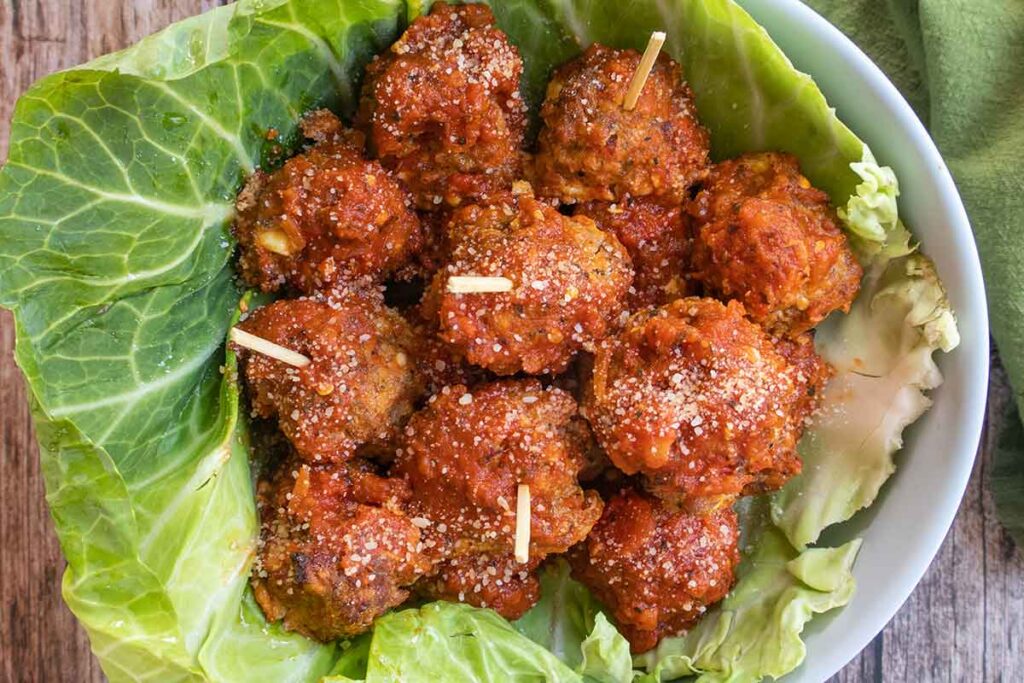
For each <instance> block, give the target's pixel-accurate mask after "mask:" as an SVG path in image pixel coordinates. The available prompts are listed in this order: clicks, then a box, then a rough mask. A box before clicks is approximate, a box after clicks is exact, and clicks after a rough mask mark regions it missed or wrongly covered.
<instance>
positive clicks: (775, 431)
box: [584, 297, 804, 501]
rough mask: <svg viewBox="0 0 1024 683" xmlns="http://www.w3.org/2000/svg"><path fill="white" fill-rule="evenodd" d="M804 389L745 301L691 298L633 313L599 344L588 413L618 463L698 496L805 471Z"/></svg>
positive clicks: (668, 493) (670, 489)
mask: <svg viewBox="0 0 1024 683" xmlns="http://www.w3.org/2000/svg"><path fill="white" fill-rule="evenodd" d="M802 389H803V388H802V387H800V386H798V385H797V382H796V378H795V373H794V372H793V370H792V367H791V366H790V364H789V363H788V362H787V361H786V359H785V358H784V357H782V356H781V355H780V354H779V352H778V351H777V350H776V349H775V346H774V345H773V343H772V340H771V339H770V338H769V337H768V336H767V334H765V332H764V331H763V330H761V328H759V327H758V326H757V325H755V324H753V323H751V322H750V321H749V320H747V319H746V317H745V316H744V312H743V306H742V305H741V304H738V303H736V302H730V303H729V304H728V305H726V304H722V303H720V302H718V301H715V300H714V299H700V298H692V297H691V298H686V299H679V300H677V301H673V302H672V303H670V304H667V305H665V306H662V307H661V308H656V309H647V310H645V311H641V312H639V313H636V314H634V315H633V316H632V317H631V318H630V319H629V321H628V322H627V323H626V326H625V329H624V330H623V331H622V332H621V333H619V334H617V335H616V336H614V337H610V338H609V339H607V340H605V342H603V343H602V344H601V345H600V346H599V348H598V350H597V354H596V356H595V359H594V371H593V377H592V380H591V383H590V385H589V386H588V387H587V392H586V396H585V399H584V413H585V415H586V416H587V418H588V419H589V420H590V424H591V426H592V427H593V428H594V432H595V434H596V436H597V439H598V441H599V442H600V443H601V445H602V446H603V447H604V449H605V451H607V453H608V456H609V457H610V458H611V460H612V462H613V463H614V464H615V465H616V466H617V467H618V468H619V469H621V470H623V471H624V472H626V473H627V474H633V473H637V472H640V473H642V474H643V475H644V479H645V485H646V486H647V487H648V489H649V490H651V491H652V492H654V493H656V494H657V495H659V496H661V497H664V498H666V499H672V500H688V499H697V500H698V501H699V500H700V499H703V498H709V497H722V496H734V495H737V494H740V493H743V494H751V493H757V492H760V491H764V490H771V489H776V488H779V487H780V486H782V484H783V483H785V482H786V480H787V479H789V478H790V477H792V476H793V475H795V474H797V473H798V472H799V471H800V458H799V456H798V455H797V452H796V442H797V438H798V437H799V434H800V431H801V429H802V426H803V425H802V420H803V417H804V415H803V414H802V412H801V411H800V408H801V406H802V404H801V400H802V397H803V391H802Z"/></svg>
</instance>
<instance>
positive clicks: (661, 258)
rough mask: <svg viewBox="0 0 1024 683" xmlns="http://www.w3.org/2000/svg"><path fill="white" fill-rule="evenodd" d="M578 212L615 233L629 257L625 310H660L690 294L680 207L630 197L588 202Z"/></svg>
mask: <svg viewBox="0 0 1024 683" xmlns="http://www.w3.org/2000/svg"><path fill="white" fill-rule="evenodd" d="M576 213H577V214H578V215H584V216H587V217H589V218H592V219H593V220H594V222H595V223H596V224H597V227H599V228H601V229H602V230H604V231H605V232H608V233H611V234H613V235H615V237H616V238H617V239H618V240H619V242H620V243H622V246H624V247H625V248H626V251H627V252H628V253H629V258H630V260H631V261H632V262H633V286H632V288H631V289H630V290H629V296H628V297H627V298H626V303H627V305H628V306H629V310H631V311H635V310H637V309H640V308H645V307H647V306H660V305H662V304H667V303H668V302H670V301H674V300H676V299H681V298H682V297H684V296H687V295H688V294H690V293H692V291H691V290H692V289H693V287H692V285H691V284H690V282H689V280H688V279H687V275H688V272H689V267H690V251H691V237H690V227H689V217H688V216H687V215H686V213H685V212H684V211H683V209H682V206H681V205H679V204H678V203H669V202H662V201H658V200H654V199H649V198H640V199H634V198H628V199H625V200H623V201H621V202H616V203H611V202H586V203H584V204H580V205H579V207H578V208H577V209H576Z"/></svg>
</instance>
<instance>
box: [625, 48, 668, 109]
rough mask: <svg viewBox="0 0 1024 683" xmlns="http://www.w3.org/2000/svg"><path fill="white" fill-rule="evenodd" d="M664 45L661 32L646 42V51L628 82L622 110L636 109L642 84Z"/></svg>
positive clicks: (642, 87)
mask: <svg viewBox="0 0 1024 683" xmlns="http://www.w3.org/2000/svg"><path fill="white" fill-rule="evenodd" d="M664 44H665V34H664V33H663V32H661V31H655V32H654V33H652V34H651V39H650V40H649V41H647V49H646V50H644V55H643V57H641V58H640V63H639V64H638V65H637V67H636V72H635V73H634V74H633V80H631V81H630V82H629V88H628V89H627V90H626V97H625V99H624V100H622V108H623V109H625V110H626V111H633V109H635V108H636V102H637V100H639V99H640V92H641V91H642V90H643V89H644V83H646V82H647V77H648V76H649V75H650V74H651V68H652V67H653V66H654V60H656V59H657V58H658V53H659V52H661V46H662V45H664Z"/></svg>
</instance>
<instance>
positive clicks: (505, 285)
mask: <svg viewBox="0 0 1024 683" xmlns="http://www.w3.org/2000/svg"><path fill="white" fill-rule="evenodd" d="M448 291H449V292H453V293H455V294H474V293H484V292H511V291H512V281H511V280H509V279H508V278H507V277H476V276H473V275H453V276H452V277H450V278H448Z"/></svg>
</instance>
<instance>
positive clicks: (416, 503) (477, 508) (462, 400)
mask: <svg viewBox="0 0 1024 683" xmlns="http://www.w3.org/2000/svg"><path fill="white" fill-rule="evenodd" d="M578 421H580V418H579V417H578V415H577V407H576V402H575V401H574V400H573V398H572V397H571V396H569V395H568V394H567V393H565V392H563V391H561V390H559V389H554V388H550V387H549V388H547V389H545V388H544V387H543V386H542V385H541V383H540V382H539V381H537V380H533V379H523V380H502V381H498V382H493V383H490V384H484V385H481V386H478V387H476V388H474V389H472V390H468V389H466V388H465V387H461V386H453V387H446V388H444V389H442V390H441V392H440V393H439V394H436V395H435V396H434V397H432V398H431V399H430V401H429V402H428V404H427V406H426V408H424V409H423V410H422V411H420V412H418V413H416V414H415V415H414V416H413V417H412V419H411V420H410V421H409V424H408V425H407V426H406V429H405V441H404V443H403V445H402V448H401V449H399V451H398V454H397V456H396V459H395V464H394V472H395V473H396V474H397V475H400V476H402V477H404V478H405V479H406V480H408V481H409V484H410V486H411V488H412V492H413V502H412V506H411V509H412V510H415V511H417V514H418V515H419V517H418V520H419V521H420V523H422V524H423V525H424V528H425V532H424V533H425V534H426V536H427V539H428V540H426V541H425V545H426V546H427V547H428V548H431V549H432V551H433V552H436V553H438V554H439V555H441V556H442V557H443V558H444V559H450V558H453V557H461V556H465V555H472V554H479V553H485V552H486V553H492V554H496V555H497V556H498V557H500V556H503V555H506V554H510V553H511V552H512V551H513V549H514V546H515V525H516V512H515V511H516V501H517V491H518V485H519V484H526V485H528V486H529V487H530V497H531V508H530V509H531V515H530V546H529V551H530V558H531V559H537V560H539V559H541V558H543V557H544V556H546V555H549V554H551V553H560V552H565V550H566V549H568V548H569V547H570V546H572V545H573V544H574V543H577V542H579V541H580V540H582V539H583V538H584V537H585V536H586V535H587V532H589V531H590V528H591V527H592V526H593V525H594V522H595V521H597V518H598V516H600V514H601V499H600V497H599V496H598V495H597V494H596V493H594V492H592V491H584V490H583V489H582V488H580V485H579V480H578V478H577V477H578V475H579V473H580V471H581V470H582V469H583V467H584V466H585V464H586V458H585V449H586V447H587V444H586V443H583V440H582V438H581V434H580V432H579V430H578V429H577V427H576V426H575V423H577V422H578Z"/></svg>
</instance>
